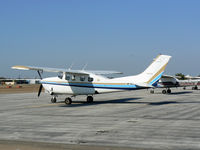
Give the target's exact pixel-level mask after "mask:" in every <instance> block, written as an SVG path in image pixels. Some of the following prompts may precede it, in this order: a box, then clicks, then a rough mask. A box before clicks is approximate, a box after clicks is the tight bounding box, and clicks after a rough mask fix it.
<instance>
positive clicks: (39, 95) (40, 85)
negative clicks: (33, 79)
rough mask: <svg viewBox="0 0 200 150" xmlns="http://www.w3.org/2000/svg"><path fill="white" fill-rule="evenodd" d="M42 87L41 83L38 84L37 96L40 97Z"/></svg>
mask: <svg viewBox="0 0 200 150" xmlns="http://www.w3.org/2000/svg"><path fill="white" fill-rule="evenodd" d="M42 88H43V86H42V84H40V88H39V91H38V97H40V93H41V91H42Z"/></svg>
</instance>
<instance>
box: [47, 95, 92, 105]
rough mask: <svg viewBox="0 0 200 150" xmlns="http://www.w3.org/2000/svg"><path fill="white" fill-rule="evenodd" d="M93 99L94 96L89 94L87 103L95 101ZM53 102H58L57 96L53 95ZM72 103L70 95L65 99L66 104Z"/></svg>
mask: <svg viewBox="0 0 200 150" xmlns="http://www.w3.org/2000/svg"><path fill="white" fill-rule="evenodd" d="M93 99H94V98H93V96H87V98H86V101H87V103H93V101H94V100H93ZM51 102H52V103H56V102H57V99H56V96H53V97H52V98H51ZM71 103H72V99H71V98H70V97H67V98H66V99H65V104H66V105H70V104H71Z"/></svg>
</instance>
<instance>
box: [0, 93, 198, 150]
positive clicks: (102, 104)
mask: <svg viewBox="0 0 200 150" xmlns="http://www.w3.org/2000/svg"><path fill="white" fill-rule="evenodd" d="M172 92H173V93H172V94H166V95H163V94H161V89H156V91H155V94H150V93H149V91H147V90H139V91H130V92H121V93H111V94H102V95H96V96H94V101H95V102H94V103H93V104H87V103H86V102H85V101H86V97H85V96H78V97H75V98H73V103H72V105H70V106H66V105H65V104H64V103H63V100H64V98H65V97H63V96H61V97H58V100H59V102H58V103H56V104H51V103H50V98H51V97H50V96H49V95H47V94H45V93H42V94H41V97H40V98H39V99H38V98H37V93H25V94H22V93H20V94H0V103H1V104H0V140H1V141H0V148H1V146H2V145H3V144H4V145H3V146H5V144H6V143H9V142H10V143H14V144H15V143H18V142H19V143H21V145H23V144H22V143H23V142H24V143H25V145H26V143H36V144H32V145H37V142H39V143H42V144H41V145H43V146H44V144H45V143H46V145H47V146H49V145H50V147H52V146H51V144H53V145H60V146H61V147H65V148H64V149H67V148H66V147H68V148H69V149H84V148H85V149H93V150H94V149H95V147H96V149H98V148H99V149H109V150H111V149H127V150H128V149H138V150H140V149H141V150H143V149H145V150H146V149H158V150H163V149H169V150H171V149H174V150H188V149H194V150H195V149H200V91H199V90H197V91H192V90H182V89H172ZM19 143H18V144H16V145H20V144H19ZM29 145H31V144H29ZM73 147H75V148H73ZM16 148H17V147H16ZM16 148H15V149H16ZM7 149H9V148H7ZM22 149H23V148H21V150H22ZM43 149H44V148H43ZM57 149H58V147H57Z"/></svg>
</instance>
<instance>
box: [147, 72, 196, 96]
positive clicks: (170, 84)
mask: <svg viewBox="0 0 200 150" xmlns="http://www.w3.org/2000/svg"><path fill="white" fill-rule="evenodd" d="M198 85H200V79H199V78H198V77H193V78H188V77H187V78H186V79H185V80H179V79H178V78H177V77H174V76H171V75H162V77H161V78H160V80H159V81H158V83H157V85H155V86H154V88H165V89H164V90H162V93H163V94H166V93H168V94H170V93H171V88H175V87H183V89H186V87H189V86H192V90H197V89H198ZM150 93H152V94H153V93H154V89H151V90H150Z"/></svg>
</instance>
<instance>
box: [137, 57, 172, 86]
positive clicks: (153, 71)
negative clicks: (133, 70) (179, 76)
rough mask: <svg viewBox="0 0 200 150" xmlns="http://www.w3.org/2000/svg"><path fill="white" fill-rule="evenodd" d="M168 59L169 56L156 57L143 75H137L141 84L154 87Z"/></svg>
mask: <svg viewBox="0 0 200 150" xmlns="http://www.w3.org/2000/svg"><path fill="white" fill-rule="evenodd" d="M170 58H171V56H169V55H158V56H157V57H156V58H155V59H154V61H153V62H152V64H151V65H150V66H149V67H148V68H147V69H146V70H145V71H144V72H143V73H141V74H139V75H138V77H139V78H140V79H141V80H142V81H143V83H147V84H148V85H152V86H155V85H156V84H157V82H158V80H159V79H160V78H161V76H162V75H163V73H164V70H165V68H166V66H167V64H168V62H169V60H170Z"/></svg>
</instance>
